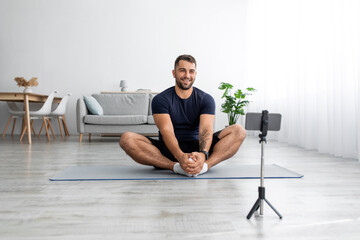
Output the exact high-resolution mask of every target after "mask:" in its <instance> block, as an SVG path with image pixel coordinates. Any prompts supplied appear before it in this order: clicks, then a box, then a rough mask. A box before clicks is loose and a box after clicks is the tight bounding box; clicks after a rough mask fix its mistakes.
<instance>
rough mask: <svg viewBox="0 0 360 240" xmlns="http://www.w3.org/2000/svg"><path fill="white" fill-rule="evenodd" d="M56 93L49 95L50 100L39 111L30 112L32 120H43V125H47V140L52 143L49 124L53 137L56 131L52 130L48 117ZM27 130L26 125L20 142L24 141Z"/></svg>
mask: <svg viewBox="0 0 360 240" xmlns="http://www.w3.org/2000/svg"><path fill="white" fill-rule="evenodd" d="M55 93H58V91H56V90H55V91H52V92H51V93H50V94H49V96H48V98H47V99H46V101H45V102H44V105H43V106H42V107H41V108H40V109H39V110H38V111H30V112H29V115H30V120H34V119H42V120H43V123H44V125H45V130H46V135H47V138H48V140H49V141H50V135H49V131H48V126H47V124H49V127H50V129H51V131H52V133H53V135H54V131H53V129H52V126H51V124H50V122H49V121H48V119H47V118H46V117H47V116H48V115H49V114H50V113H51V105H52V102H53V100H54V97H55ZM22 113H23V115H25V112H24V111H22ZM46 122H47V123H46ZM26 129H27V127H26V125H25V127H24V129H23V131H22V133H21V137H20V142H21V141H22V139H23V137H24V134H25V131H26Z"/></svg>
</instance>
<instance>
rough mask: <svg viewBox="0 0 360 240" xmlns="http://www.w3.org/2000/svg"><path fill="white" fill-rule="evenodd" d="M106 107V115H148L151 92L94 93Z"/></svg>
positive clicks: (104, 107) (103, 106)
mask: <svg viewBox="0 0 360 240" xmlns="http://www.w3.org/2000/svg"><path fill="white" fill-rule="evenodd" d="M92 96H93V97H94V98H95V99H96V100H97V101H98V102H99V103H100V105H101V106H102V108H103V109H104V115H145V116H147V115H148V112H149V94H143V93H129V94H126V93H119V94H93V95H92Z"/></svg>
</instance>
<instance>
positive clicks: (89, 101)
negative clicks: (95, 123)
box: [84, 96, 104, 116]
mask: <svg viewBox="0 0 360 240" xmlns="http://www.w3.org/2000/svg"><path fill="white" fill-rule="evenodd" d="M84 101H85V104H86V107H87V109H88V110H89V111H90V113H91V114H93V115H100V116H102V115H104V110H103V108H102V107H101V105H100V104H99V103H98V101H96V99H95V98H94V97H92V96H84Z"/></svg>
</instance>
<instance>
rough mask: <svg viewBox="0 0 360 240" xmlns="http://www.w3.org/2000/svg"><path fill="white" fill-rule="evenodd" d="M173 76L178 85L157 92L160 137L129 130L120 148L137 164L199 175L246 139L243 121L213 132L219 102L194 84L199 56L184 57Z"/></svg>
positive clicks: (155, 103) (156, 117)
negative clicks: (156, 137) (240, 123)
mask: <svg viewBox="0 0 360 240" xmlns="http://www.w3.org/2000/svg"><path fill="white" fill-rule="evenodd" d="M172 74H173V76H174V78H175V86H173V87H170V88H168V89H166V90H165V91H163V92H161V93H160V94H158V95H156V96H155V97H154V99H153V101H152V105H151V106H152V112H153V117H154V121H155V124H156V126H157V127H158V129H159V140H156V139H152V138H149V137H145V136H142V135H140V134H137V133H133V132H126V133H124V134H122V136H121V138H120V146H121V147H122V148H123V149H124V151H125V152H126V153H127V154H128V155H129V156H130V157H131V158H133V159H134V160H135V161H136V162H138V163H140V164H143V165H149V166H154V167H156V168H161V169H170V170H172V171H174V172H175V173H177V174H182V175H186V176H189V177H195V176H198V175H199V174H203V173H206V172H207V171H208V170H209V169H210V168H211V167H213V166H215V165H216V164H218V163H219V162H221V161H224V160H226V159H228V158H230V157H232V156H233V155H234V154H235V153H236V152H237V151H238V149H239V147H240V145H241V144H242V142H243V141H244V139H245V137H246V132H245V130H244V128H243V127H242V126H240V125H238V124H234V125H231V126H229V127H226V128H225V129H223V130H221V131H218V132H216V133H213V124H214V120H215V101H214V99H213V98H212V97H211V96H210V95H209V94H207V93H205V92H204V91H202V90H200V89H198V88H196V87H193V84H194V82H195V78H196V74H197V72H196V60H195V58H194V57H192V56H191V55H181V56H179V57H178V58H177V59H176V60H175V66H174V70H173V71H172Z"/></svg>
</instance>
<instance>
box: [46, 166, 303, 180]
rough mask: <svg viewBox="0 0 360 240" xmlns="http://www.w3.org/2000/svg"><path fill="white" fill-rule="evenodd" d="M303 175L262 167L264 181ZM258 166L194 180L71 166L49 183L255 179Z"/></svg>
mask: <svg viewBox="0 0 360 240" xmlns="http://www.w3.org/2000/svg"><path fill="white" fill-rule="evenodd" d="M303 176H304V175H302V174H299V173H296V172H293V171H291V170H288V169H286V168H283V167H280V166H278V165H275V164H272V165H265V178H301V177H303ZM257 178H260V166H259V165H221V164H219V165H217V166H215V167H213V168H211V169H210V170H209V171H208V172H207V173H205V174H202V175H200V176H197V177H187V176H183V175H178V174H175V173H173V172H172V171H170V170H158V169H155V168H154V167H149V166H141V165H139V166H74V167H68V168H66V169H65V170H64V171H62V172H60V173H57V174H56V175H55V176H54V177H52V178H50V180H51V181H95V180H97V181H99V180H196V179H257Z"/></svg>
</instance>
